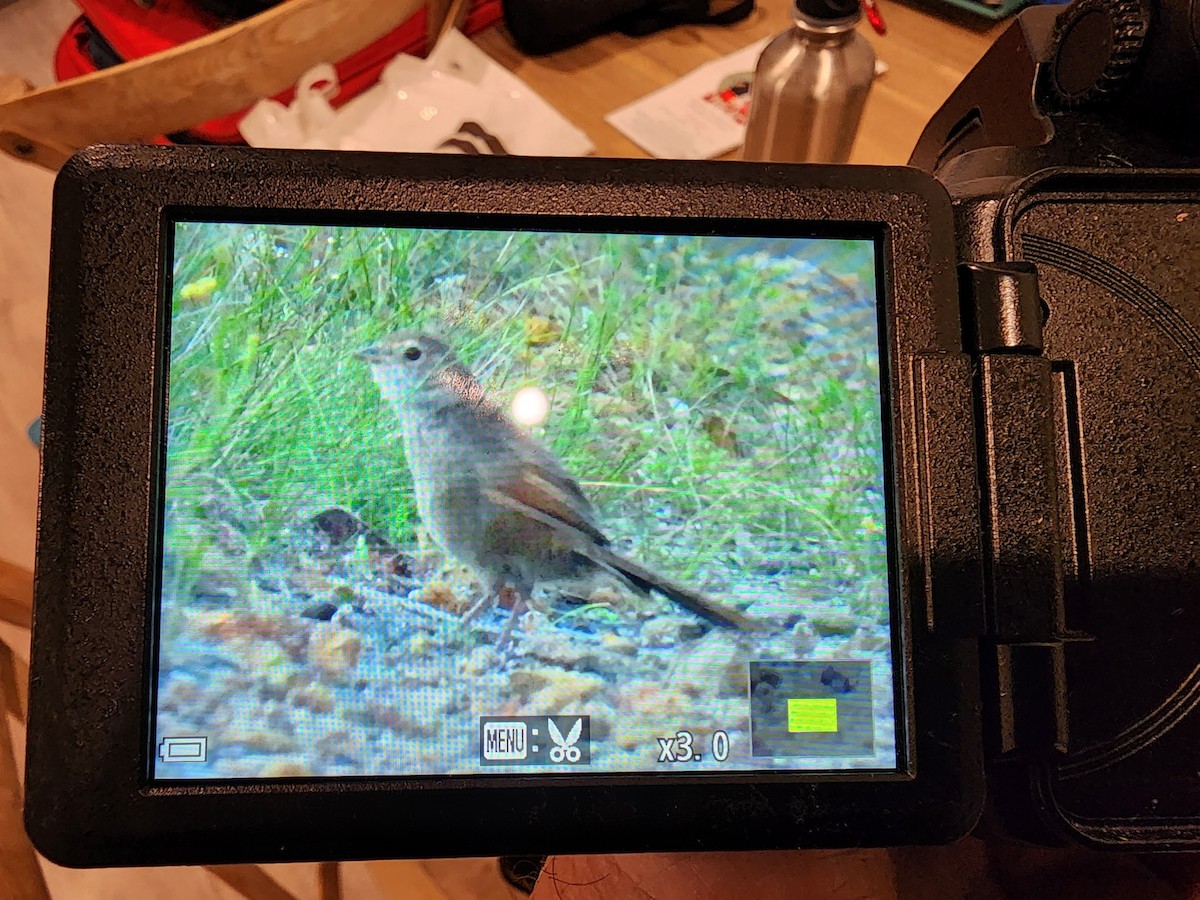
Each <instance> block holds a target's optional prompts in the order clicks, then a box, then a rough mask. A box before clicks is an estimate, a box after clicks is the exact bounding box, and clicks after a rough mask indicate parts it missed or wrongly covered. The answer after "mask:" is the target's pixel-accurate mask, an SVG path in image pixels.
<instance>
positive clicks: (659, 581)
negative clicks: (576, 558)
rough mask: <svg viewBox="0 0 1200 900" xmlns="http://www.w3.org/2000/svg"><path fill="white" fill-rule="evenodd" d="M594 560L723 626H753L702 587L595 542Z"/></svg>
mask: <svg viewBox="0 0 1200 900" xmlns="http://www.w3.org/2000/svg"><path fill="white" fill-rule="evenodd" d="M584 555H585V556H587V557H588V558H589V559H591V560H592V562H594V563H596V564H597V565H598V566H601V567H603V568H605V569H610V570H611V571H614V572H616V573H617V574H618V575H621V576H623V577H624V578H628V579H629V580H630V581H631V582H632V583H633V584H634V586H635V587H637V588H639V589H640V590H643V591H655V592H656V593H659V594H662V595H663V596H664V597H667V598H668V599H670V600H673V601H674V602H676V603H678V604H679V605H680V606H682V607H683V608H684V609H686V610H689V611H690V612H693V613H695V614H696V615H698V616H699V617H700V618H702V619H704V620H705V621H708V622H712V623H713V624H714V625H720V626H721V627H723V628H741V629H744V630H749V629H750V628H752V627H753V623H752V622H751V620H750V619H748V618H747V617H746V616H744V615H743V614H742V613H741V612H739V611H737V610H733V609H727V608H726V607H723V606H721V605H720V604H718V603H716V602H715V601H714V600H712V599H710V598H709V597H706V596H705V595H704V594H702V593H700V592H699V591H696V590H692V589H691V588H689V587H684V586H683V585H681V584H678V583H676V582H674V581H671V580H670V579H669V578H664V577H663V576H662V575H659V574H658V573H657V572H652V571H651V570H650V569H647V568H646V567H645V566H643V565H641V564H640V563H636V562H634V561H633V560H631V559H626V558H625V557H623V556H619V555H618V554H616V553H613V552H612V551H611V550H609V549H608V548H607V547H601V546H599V545H593V546H591V547H589V548H588V549H587V551H586V552H585V554H584Z"/></svg>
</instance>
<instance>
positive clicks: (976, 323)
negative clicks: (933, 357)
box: [959, 263, 1070, 758]
mask: <svg viewBox="0 0 1200 900" xmlns="http://www.w3.org/2000/svg"><path fill="white" fill-rule="evenodd" d="M959 278H960V286H961V289H962V303H963V312H964V315H963V321H964V331H965V333H964V341H965V343H966V344H967V346H968V349H969V350H970V351H971V352H973V353H974V354H975V355H976V363H977V365H976V370H975V372H976V385H975V390H976V409H977V416H976V427H977V429H978V446H979V451H980V454H979V455H980V482H981V484H982V486H983V504H982V506H983V510H982V512H983V534H984V539H983V545H984V546H983V550H984V553H983V563H984V585H985V596H986V609H987V627H986V636H985V637H984V639H983V644H982V649H983V656H982V660H981V663H982V673H983V678H984V684H983V689H984V691H985V696H986V695H990V699H991V700H992V703H990V704H989V707H990V708H991V709H992V710H994V713H993V717H992V720H991V721H990V722H989V723H988V724H989V729H988V730H989V742H988V743H989V745H990V751H991V752H992V753H993V754H994V755H997V756H1000V757H1021V758H1028V757H1031V758H1050V757H1053V756H1054V755H1056V754H1059V753H1062V752H1064V751H1065V750H1066V746H1067V737H1068V734H1067V708H1066V667H1065V665H1064V658H1063V642H1064V641H1065V640H1069V639H1070V636H1069V635H1068V634H1067V628H1066V624H1065V600H1064V584H1065V578H1064V562H1063V550H1062V548H1063V540H1062V536H1061V534H1060V528H1061V525H1062V523H1061V521H1060V520H1061V509H1062V507H1061V504H1060V498H1059V496H1058V493H1059V483H1058V482H1059V464H1058V458H1057V441H1056V422H1055V413H1054V410H1055V406H1054V402H1055V394H1054V384H1055V382H1054V372H1053V367H1052V362H1051V360H1049V359H1047V358H1046V357H1044V356H1043V355H1042V349H1043V343H1042V304H1041V299H1040V297H1039V295H1038V288H1037V271H1036V269H1034V267H1033V266H1031V265H1028V264H1025V263H967V264H964V265H962V266H960V267H959Z"/></svg>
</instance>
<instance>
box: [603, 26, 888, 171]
mask: <svg viewBox="0 0 1200 900" xmlns="http://www.w3.org/2000/svg"><path fill="white" fill-rule="evenodd" d="M770 40H772V38H764V39H763V40H761V41H757V42H755V43H753V44H751V45H750V46H748V47H743V48H742V49H741V50H738V51H736V52H734V53H731V54H729V55H728V56H723V57H721V58H720V59H716V60H713V61H712V62H709V63H705V64H704V65H702V66H700V67H699V68H697V69H693V70H692V71H691V72H689V73H688V74H687V75H684V76H683V77H682V78H680V79H679V80H678V81H673V82H671V83H670V84H668V85H667V86H666V87H664V88H660V89H659V90H657V91H654V92H653V93H650V94H647V95H646V96H645V97H642V98H641V99H639V100H635V101H634V102H633V103H630V104H628V105H626V106H622V107H621V108H620V109H617V110H614V111H613V112H611V113H609V114H608V115H607V116H605V121H607V122H608V123H609V124H610V125H612V126H613V127H614V128H616V129H617V130H618V131H620V132H621V133H622V134H624V135H625V136H626V137H628V138H629V139H630V140H632V141H633V142H634V143H636V144H637V145H638V146H640V147H641V148H642V149H643V150H645V151H646V152H647V153H649V154H651V155H652V156H657V157H659V158H662V159H710V158H712V157H714V156H720V155H721V154H723V153H728V152H730V151H731V150H735V149H737V148H738V147H740V146H741V145H742V139H743V138H744V137H745V134H746V119H747V118H748V117H749V114H750V86H751V84H753V82H754V66H755V64H756V63H757V62H758V57H759V55H760V54H761V53H762V51H763V48H764V47H766V45H767V43H768V42H769V41H770ZM886 71H887V63H885V62H883V61H882V60H878V61H877V62H876V65H875V76H876V77H879V76H880V75H882V74H883V73H884V72H886Z"/></svg>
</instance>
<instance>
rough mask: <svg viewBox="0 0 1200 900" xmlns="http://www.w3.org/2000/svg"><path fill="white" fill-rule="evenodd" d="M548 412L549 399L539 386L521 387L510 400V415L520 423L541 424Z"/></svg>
mask: <svg viewBox="0 0 1200 900" xmlns="http://www.w3.org/2000/svg"><path fill="white" fill-rule="evenodd" d="M549 412H550V401H549V400H547V399H546V395H545V394H543V393H542V389H541V388H536V387H523V388H521V389H520V390H519V391H517V394H516V396H515V397H513V401H512V416H513V418H514V419H516V420H517V421H518V422H520V423H521V424H522V425H541V424H542V423H543V422H545V421H546V414H547V413H549Z"/></svg>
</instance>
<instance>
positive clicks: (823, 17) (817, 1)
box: [795, 0, 862, 22]
mask: <svg viewBox="0 0 1200 900" xmlns="http://www.w3.org/2000/svg"><path fill="white" fill-rule="evenodd" d="M860 3H861V0H795V4H796V12H797V13H799V14H800V15H802V16H804V18H806V19H809V20H810V21H816V22H844V21H846V20H847V19H854V20H857V19H858V18H860V17H861V16H862V7H861V6H860V5H859V4H860Z"/></svg>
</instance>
